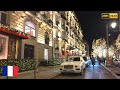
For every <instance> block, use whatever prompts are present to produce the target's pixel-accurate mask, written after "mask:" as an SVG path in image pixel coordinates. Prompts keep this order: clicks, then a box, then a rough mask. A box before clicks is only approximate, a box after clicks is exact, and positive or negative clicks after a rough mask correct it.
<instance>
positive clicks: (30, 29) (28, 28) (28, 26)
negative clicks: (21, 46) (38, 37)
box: [25, 22, 35, 36]
mask: <svg viewBox="0 0 120 90" xmlns="http://www.w3.org/2000/svg"><path fill="white" fill-rule="evenodd" d="M25 33H27V34H30V35H32V36H35V26H34V25H33V24H32V23H31V22H26V23H25Z"/></svg>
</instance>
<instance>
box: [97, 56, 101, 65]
mask: <svg viewBox="0 0 120 90" xmlns="http://www.w3.org/2000/svg"><path fill="white" fill-rule="evenodd" d="M97 60H98V62H99V65H101V58H100V57H99V56H97Z"/></svg>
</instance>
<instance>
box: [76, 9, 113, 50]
mask: <svg viewBox="0 0 120 90" xmlns="http://www.w3.org/2000/svg"><path fill="white" fill-rule="evenodd" d="M105 12H107V13H108V12H111V11H75V13H76V15H77V18H78V20H79V23H80V25H81V28H82V31H83V35H84V39H85V40H86V41H87V42H88V44H89V47H90V50H91V46H92V41H93V40H94V39H98V38H105V37H106V26H105V25H106V20H105V19H104V20H103V19H101V13H105ZM112 12H115V11H112ZM107 22H108V21H107Z"/></svg>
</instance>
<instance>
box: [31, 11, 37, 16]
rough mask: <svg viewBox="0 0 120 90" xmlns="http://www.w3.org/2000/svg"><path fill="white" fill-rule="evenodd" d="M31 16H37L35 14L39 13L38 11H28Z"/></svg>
mask: <svg viewBox="0 0 120 90" xmlns="http://www.w3.org/2000/svg"><path fill="white" fill-rule="evenodd" d="M30 12H31V13H32V14H33V15H35V16H36V15H37V13H39V11H30Z"/></svg>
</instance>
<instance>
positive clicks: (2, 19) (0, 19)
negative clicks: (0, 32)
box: [0, 11, 7, 25]
mask: <svg viewBox="0 0 120 90" xmlns="http://www.w3.org/2000/svg"><path fill="white" fill-rule="evenodd" d="M6 19H7V14H6V12H4V11H0V23H1V24H3V25H6Z"/></svg>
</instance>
